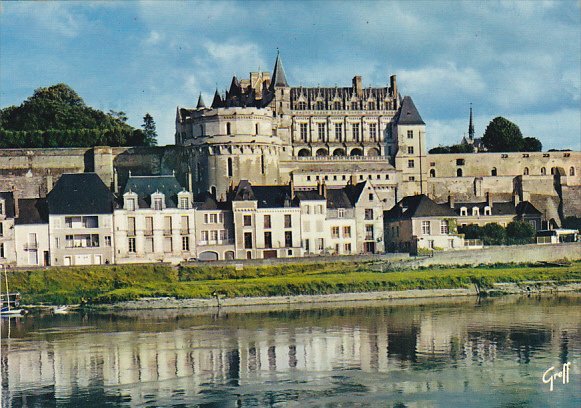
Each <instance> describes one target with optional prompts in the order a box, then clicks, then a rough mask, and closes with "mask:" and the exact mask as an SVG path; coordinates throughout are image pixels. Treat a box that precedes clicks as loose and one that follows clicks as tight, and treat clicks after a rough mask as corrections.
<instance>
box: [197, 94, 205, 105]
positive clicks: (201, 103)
mask: <svg viewBox="0 0 581 408" xmlns="http://www.w3.org/2000/svg"><path fill="white" fill-rule="evenodd" d="M196 109H206V104H205V103H204V99H203V98H202V93H201V92H200V96H199V97H198V104H197V105H196Z"/></svg>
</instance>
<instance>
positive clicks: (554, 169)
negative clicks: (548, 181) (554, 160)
mask: <svg viewBox="0 0 581 408" xmlns="http://www.w3.org/2000/svg"><path fill="white" fill-rule="evenodd" d="M555 174H557V169H556V168H555V167H551V175H552V176H554V175H555Z"/></svg>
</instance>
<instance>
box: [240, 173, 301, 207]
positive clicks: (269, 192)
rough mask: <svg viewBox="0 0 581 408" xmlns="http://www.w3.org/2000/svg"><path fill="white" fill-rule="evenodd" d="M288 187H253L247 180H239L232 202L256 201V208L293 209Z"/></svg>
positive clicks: (293, 204)
mask: <svg viewBox="0 0 581 408" xmlns="http://www.w3.org/2000/svg"><path fill="white" fill-rule="evenodd" d="M291 196H292V194H291V191H290V186H289V185H282V186H253V185H251V184H250V183H249V182H248V180H241V181H240V183H239V184H238V188H237V189H236V193H235V195H234V198H233V201H256V202H257V204H258V208H279V207H294V206H296V204H295V203H293V202H292V200H291Z"/></svg>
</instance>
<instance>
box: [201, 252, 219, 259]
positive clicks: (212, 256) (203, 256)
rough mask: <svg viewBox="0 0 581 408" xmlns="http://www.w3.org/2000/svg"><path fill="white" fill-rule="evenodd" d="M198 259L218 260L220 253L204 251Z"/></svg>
mask: <svg viewBox="0 0 581 408" xmlns="http://www.w3.org/2000/svg"><path fill="white" fill-rule="evenodd" d="M198 259H199V260H200V261H217V260H218V253H217V252H212V251H206V252H202V253H201V254H199V255H198Z"/></svg>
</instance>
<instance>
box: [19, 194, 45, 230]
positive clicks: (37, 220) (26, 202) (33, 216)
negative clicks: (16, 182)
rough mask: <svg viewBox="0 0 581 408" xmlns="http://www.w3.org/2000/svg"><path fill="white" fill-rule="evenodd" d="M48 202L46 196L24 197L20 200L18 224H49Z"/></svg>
mask: <svg viewBox="0 0 581 408" xmlns="http://www.w3.org/2000/svg"><path fill="white" fill-rule="evenodd" d="M47 223H48V203H47V202H46V198H22V199H20V200H18V218H16V220H15V221H14V224H16V225H28V224H47Z"/></svg>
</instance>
